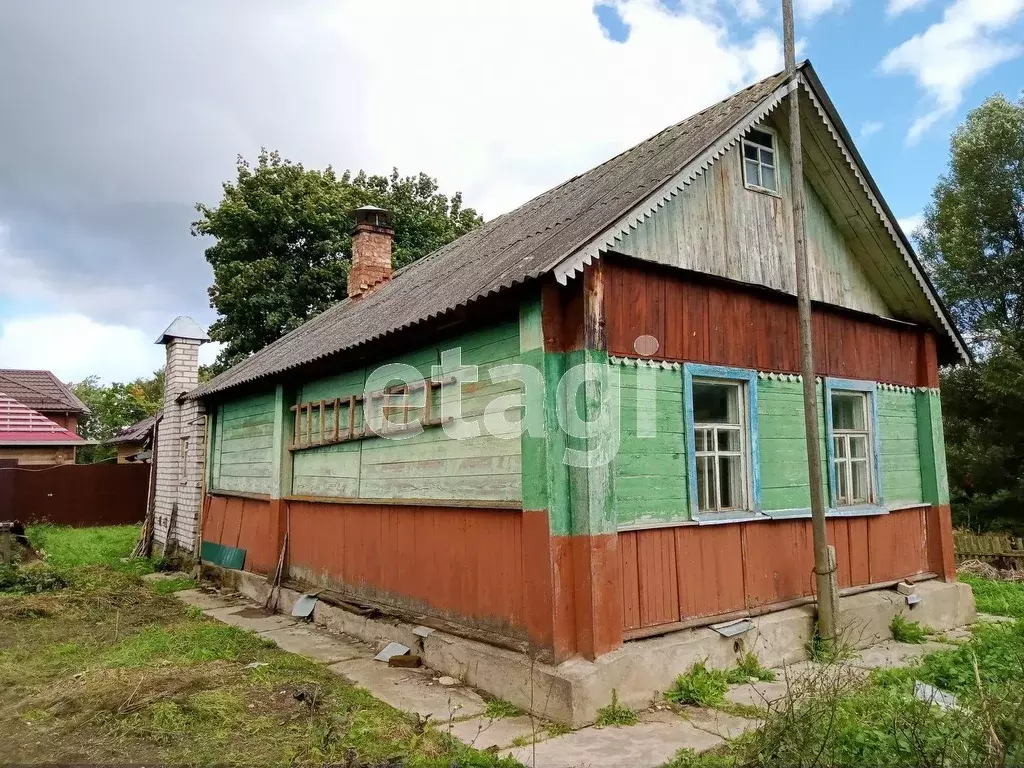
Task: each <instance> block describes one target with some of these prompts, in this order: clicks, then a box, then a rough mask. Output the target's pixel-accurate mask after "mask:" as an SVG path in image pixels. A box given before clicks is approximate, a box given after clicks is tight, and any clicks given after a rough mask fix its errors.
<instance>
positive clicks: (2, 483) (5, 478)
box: [0, 459, 18, 520]
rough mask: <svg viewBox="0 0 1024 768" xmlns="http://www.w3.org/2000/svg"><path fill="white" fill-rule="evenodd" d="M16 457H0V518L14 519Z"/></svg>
mask: <svg viewBox="0 0 1024 768" xmlns="http://www.w3.org/2000/svg"><path fill="white" fill-rule="evenodd" d="M16 466H18V460H17V459H0V520H14V519H15V517H16V516H15V514H14V480H15V478H16V477H17V474H18V473H17V472H16V471H15V469H14V468H15V467H16Z"/></svg>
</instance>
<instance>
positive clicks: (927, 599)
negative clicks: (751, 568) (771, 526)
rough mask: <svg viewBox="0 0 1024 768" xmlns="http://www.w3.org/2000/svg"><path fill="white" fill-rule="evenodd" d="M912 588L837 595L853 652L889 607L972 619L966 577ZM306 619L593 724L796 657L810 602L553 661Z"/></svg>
mask: <svg viewBox="0 0 1024 768" xmlns="http://www.w3.org/2000/svg"><path fill="white" fill-rule="evenodd" d="M203 570H204V574H205V575H207V576H209V577H211V578H213V579H214V580H216V581H219V582H220V583H221V585H222V586H223V587H225V588H229V589H235V590H237V591H239V592H241V593H242V594H243V595H246V596H247V597H249V598H251V599H254V600H257V601H259V602H265V601H266V599H267V597H268V596H269V595H270V587H269V585H268V584H267V582H266V580H265V579H264V578H263V577H262V576H258V575H255V574H251V573H246V572H244V571H231V570H225V569H222V568H218V567H215V566H208V565H204V568H203ZM916 591H917V594H918V595H920V597H921V602H920V603H919V604H918V605H916V606H915V607H914V608H910V607H908V605H907V602H906V599H905V598H904V597H903V596H902V595H900V594H898V593H897V592H896V591H895V590H894V589H893V590H878V591H875V592H864V593H862V594H858V595H851V596H849V597H844V598H841V600H840V611H841V617H842V642H843V643H845V644H847V645H849V646H851V647H853V648H856V649H862V648H868V647H871V646H873V645H875V644H877V643H880V642H883V641H886V640H889V639H891V637H892V635H891V632H890V631H889V624H890V622H891V621H892V619H893V616H895V615H897V614H900V615H903V616H906V617H907V618H909V619H911V620H913V621H917V622H920V623H921V624H922V625H924V626H928V627H930V628H932V629H934V630H936V631H945V630H949V629H953V628H955V627H961V626H964V625H966V624H970V623H971V622H973V621H974V620H975V618H976V615H977V614H976V611H975V606H974V595H973V593H972V592H971V588H970V587H969V586H968V585H967V584H962V583H959V582H954V583H949V584H947V583H945V582H941V581H926V582H921V583H919V584H917V585H916ZM298 596H299V593H298V592H295V591H294V590H290V589H281V594H280V596H279V600H278V608H279V610H280V611H282V612H288V613H290V612H291V608H292V605H293V604H294V602H295V600H296V599H297V598H298ZM313 621H314V622H315V623H316V624H318V625H320V626H324V627H327V628H329V629H333V630H335V631H339V632H344V633H346V634H348V635H352V636H354V637H356V638H359V639H360V640H363V641H366V642H370V643H377V644H384V643H387V642H390V641H397V642H399V643H402V644H403V645H407V646H409V647H410V648H412V649H414V651H418V652H419V653H420V654H421V655H422V657H423V662H424V664H426V665H427V666H428V667H430V668H432V669H434V670H437V671H438V672H440V673H442V674H445V675H450V676H452V677H455V678H458V679H459V680H462V681H463V682H464V683H466V684H467V685H470V686H473V687H475V688H479V689H481V690H484V691H486V692H488V693H490V694H491V695H493V696H497V697H499V698H501V699H504V700H506V701H510V702H512V703H513V704H515V705H516V706H518V707H520V708H522V709H524V710H526V711H530V712H533V713H534V714H535V715H538V716H540V717H544V718H547V719H549V720H554V721H555V722H559V723H563V724H565V725H568V726H570V727H572V728H581V727H583V726H585V725H588V724H590V723H592V722H594V720H595V718H596V717H597V710H598V709H600V708H601V707H603V706H605V705H607V704H608V703H609V702H610V701H611V697H612V690H613V689H615V690H617V692H618V697H619V701H620V702H621V703H623V704H625V705H627V706H630V707H633V708H635V709H643V708H645V707H648V706H649V705H650V704H651V702H652V701H653V700H656V699H658V698H659V697H660V695H661V693H662V692H663V691H665V690H666V689H667V688H668V687H669V686H670V685H671V684H672V681H673V680H674V679H675V677H676V676H677V675H679V674H681V673H683V672H686V671H687V670H688V669H689V668H690V667H691V666H692V665H693V664H694V663H696V662H699V661H706V662H707V664H708V665H709V666H712V667H719V668H723V669H725V668H730V667H733V666H735V665H736V663H737V661H738V660H739V658H740V657H741V656H743V655H744V654H745V653H747V652H748V651H753V652H754V653H755V654H756V655H757V657H758V658H759V659H760V661H761V663H762V664H763V665H765V666H767V667H777V666H782V665H784V664H793V663H796V662H799V661H802V660H804V659H806V658H807V650H806V648H807V645H808V643H809V642H810V640H811V636H812V634H813V631H814V608H813V607H812V606H804V607H800V608H792V609H788V610H783V611H778V612H775V613H768V614H765V615H763V616H760V617H757V618H754V619H751V621H752V622H753V624H754V628H753V629H752V630H750V631H749V632H746V633H744V634H743V635H740V636H738V637H734V638H723V637H721V636H720V635H719V634H718V633H717V632H715V631H713V630H711V629H707V628H701V629H688V630H681V631H678V632H673V633H671V634H667V635H663V636H661V637H655V638H650V639H647V640H636V641H632V642H628V643H626V644H625V645H623V646H622V647H621V648H619V649H617V650H615V651H612V652H611V653H608V654H605V655H604V656H601V657H599V658H598V659H597V660H596V661H585V660H583V659H570V660H569V661H566V662H563V663H562V664H559V665H557V666H552V665H550V664H544V663H541V662H538V661H536V660H535V659H532V658H530V657H529V656H528V655H526V654H523V653H518V652H515V651H509V650H505V649H502V648H496V647H494V646H490V645H487V644H485V643H481V642H478V641H475V640H467V639H465V638H461V637H456V636H455V635H451V634H447V633H444V632H441V631H434V632H432V633H430V634H429V635H428V636H427V637H425V638H421V637H419V636H417V635H415V634H413V631H412V630H413V628H414V627H413V625H411V624H407V623H404V622H401V621H397V620H387V619H374V618H367V617H365V616H360V615H357V614H355V613H352V612H350V611H347V610H345V609H343V608H340V607H337V606H333V605H329V604H327V603H325V602H323V601H321V602H319V603H317V606H316V609H315V610H314V612H313Z"/></svg>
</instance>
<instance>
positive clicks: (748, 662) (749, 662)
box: [725, 651, 775, 685]
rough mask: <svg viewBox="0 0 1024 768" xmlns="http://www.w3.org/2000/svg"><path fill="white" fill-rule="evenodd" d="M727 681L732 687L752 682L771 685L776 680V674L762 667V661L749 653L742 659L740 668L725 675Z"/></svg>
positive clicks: (735, 668)
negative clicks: (758, 681) (757, 681)
mask: <svg viewBox="0 0 1024 768" xmlns="http://www.w3.org/2000/svg"><path fill="white" fill-rule="evenodd" d="M725 679H726V682H728V683H729V684H730V685H739V684H742V683H749V682H750V681H751V680H760V681H761V682H762V683H770V682H772V681H773V680H775V673H774V672H772V671H771V670H770V669H766V668H765V667H763V666H761V660H760V659H758V658H757V654H755V653H754V652H753V651H749V652H747V654H746V655H745V656H744V657H743V658H742V659H740V663H739V665H738V666H736V667H733V668H732V669H730V670H729V671H728V672H726V673H725Z"/></svg>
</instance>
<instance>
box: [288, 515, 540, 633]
mask: <svg viewBox="0 0 1024 768" xmlns="http://www.w3.org/2000/svg"><path fill="white" fill-rule="evenodd" d="M289 505H290V516H291V528H290V530H291V535H290V547H289V570H290V573H291V574H292V575H293V576H296V577H299V578H302V579H305V580H308V581H310V582H312V583H314V584H317V585H319V586H323V587H328V588H335V589H339V588H340V589H342V590H345V591H348V592H350V593H351V594H353V595H356V596H363V597H365V598H367V599H372V600H374V601H377V602H382V603H385V604H391V605H393V606H395V607H396V608H400V609H403V610H412V611H421V612H423V613H426V614H429V615H434V616H438V617H441V618H445V619H449V620H454V621H461V622H464V623H465V622H467V621H468V622H469V623H474V624H478V625H479V626H481V627H484V628H487V629H492V630H495V631H498V632H501V633H503V634H506V635H509V636H512V637H522V636H525V632H526V625H527V621H526V597H525V581H524V569H525V568H527V567H531V568H534V567H537V564H536V563H531V564H530V565H529V566H528V565H527V564H526V563H525V562H524V551H523V513H522V512H519V511H505V510H493V509H453V508H448V507H427V506H422V507H416V506H398V505H395V506H385V505H359V504H344V505H338V504H326V503H316V502H300V501H291V502H289Z"/></svg>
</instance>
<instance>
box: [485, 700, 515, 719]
mask: <svg viewBox="0 0 1024 768" xmlns="http://www.w3.org/2000/svg"><path fill="white" fill-rule="evenodd" d="M521 714H523V710H521V709H520V708H519V707H517V706H516V705H515V704H513V703H512V702H511V701H505V700H504V699H491V700H489V701H488V702H487V709H485V710H484V716H485V717H488V718H490V719H491V720H501V719H502V718H504V717H518V716H519V715H521Z"/></svg>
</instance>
